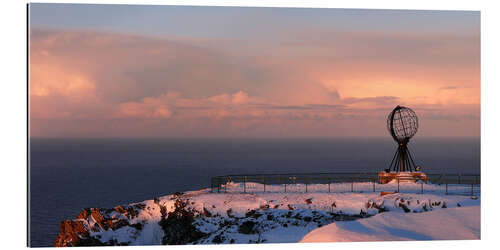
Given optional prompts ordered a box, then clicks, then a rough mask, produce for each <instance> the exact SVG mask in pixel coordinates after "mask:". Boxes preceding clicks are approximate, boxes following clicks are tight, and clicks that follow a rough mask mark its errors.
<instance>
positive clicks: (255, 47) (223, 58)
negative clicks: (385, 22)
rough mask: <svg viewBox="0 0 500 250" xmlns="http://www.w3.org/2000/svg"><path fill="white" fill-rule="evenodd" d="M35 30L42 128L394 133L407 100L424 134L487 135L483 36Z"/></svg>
mask: <svg viewBox="0 0 500 250" xmlns="http://www.w3.org/2000/svg"><path fill="white" fill-rule="evenodd" d="M30 34H31V35H30V36H31V37H30V109H31V112H30V118H31V135H32V136H41V137H65V136H70V137H71V136H79V137H86V136H384V135H385V134H384V133H385V128H384V126H385V123H384V119H385V116H386V115H387V114H388V113H389V112H390V110H391V109H392V108H393V107H394V106H395V105H397V104H403V105H409V106H410V107H412V108H413V109H414V110H415V111H416V112H417V114H418V115H419V116H420V117H421V119H422V129H421V131H420V132H419V134H421V135H426V136H436V135H445V136H460V135H464V136H478V135H479V102H480V94H479V93H480V91H479V37H476V36H463V35H461V36H459V35H454V34H440V35H436V34H411V33H408V34H400V33H352V32H345V31H330V32H325V31H311V33H307V34H293V35H291V37H290V39H284V40H283V39H281V40H279V39H278V40H272V41H265V40H264V41H262V40H256V41H252V42H245V43H244V45H242V44H240V43H238V42H237V41H228V40H220V41H218V40H210V39H207V40H196V39H179V38H177V39H169V38H152V37H141V36H135V35H126V34H116V33H102V32H90V31H50V30H40V29H32V30H31V31H30ZM292 38H293V39H292Z"/></svg>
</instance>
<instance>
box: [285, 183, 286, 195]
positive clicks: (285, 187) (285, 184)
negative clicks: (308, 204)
mask: <svg viewBox="0 0 500 250" xmlns="http://www.w3.org/2000/svg"><path fill="white" fill-rule="evenodd" d="M285 193H286V183H285Z"/></svg>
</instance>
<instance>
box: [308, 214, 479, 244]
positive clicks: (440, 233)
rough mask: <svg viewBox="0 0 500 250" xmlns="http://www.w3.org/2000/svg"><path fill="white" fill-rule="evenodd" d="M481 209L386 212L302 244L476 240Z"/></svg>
mask: <svg viewBox="0 0 500 250" xmlns="http://www.w3.org/2000/svg"><path fill="white" fill-rule="evenodd" d="M480 230H481V226H480V208H479V206H470V207H460V208H449V209H446V210H437V211H431V212H427V213H415V214H401V213H382V214H377V215H375V216H373V217H370V218H366V219H362V220H356V221H339V222H335V223H332V224H329V225H327V226H325V227H321V228H318V229H315V230H313V231H312V232H310V233H308V234H307V235H306V236H304V238H303V239H302V240H301V241H300V242H341V241H348V242H352V241H395V240H476V239H480V235H481V234H480Z"/></svg>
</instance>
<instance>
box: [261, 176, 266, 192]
mask: <svg viewBox="0 0 500 250" xmlns="http://www.w3.org/2000/svg"><path fill="white" fill-rule="evenodd" d="M262 182H264V193H265V192H266V178H265V177H264V176H262Z"/></svg>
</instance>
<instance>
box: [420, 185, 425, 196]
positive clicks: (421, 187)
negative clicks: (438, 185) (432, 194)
mask: <svg viewBox="0 0 500 250" xmlns="http://www.w3.org/2000/svg"><path fill="white" fill-rule="evenodd" d="M420 193H421V194H423V193H424V183H423V182H420Z"/></svg>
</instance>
